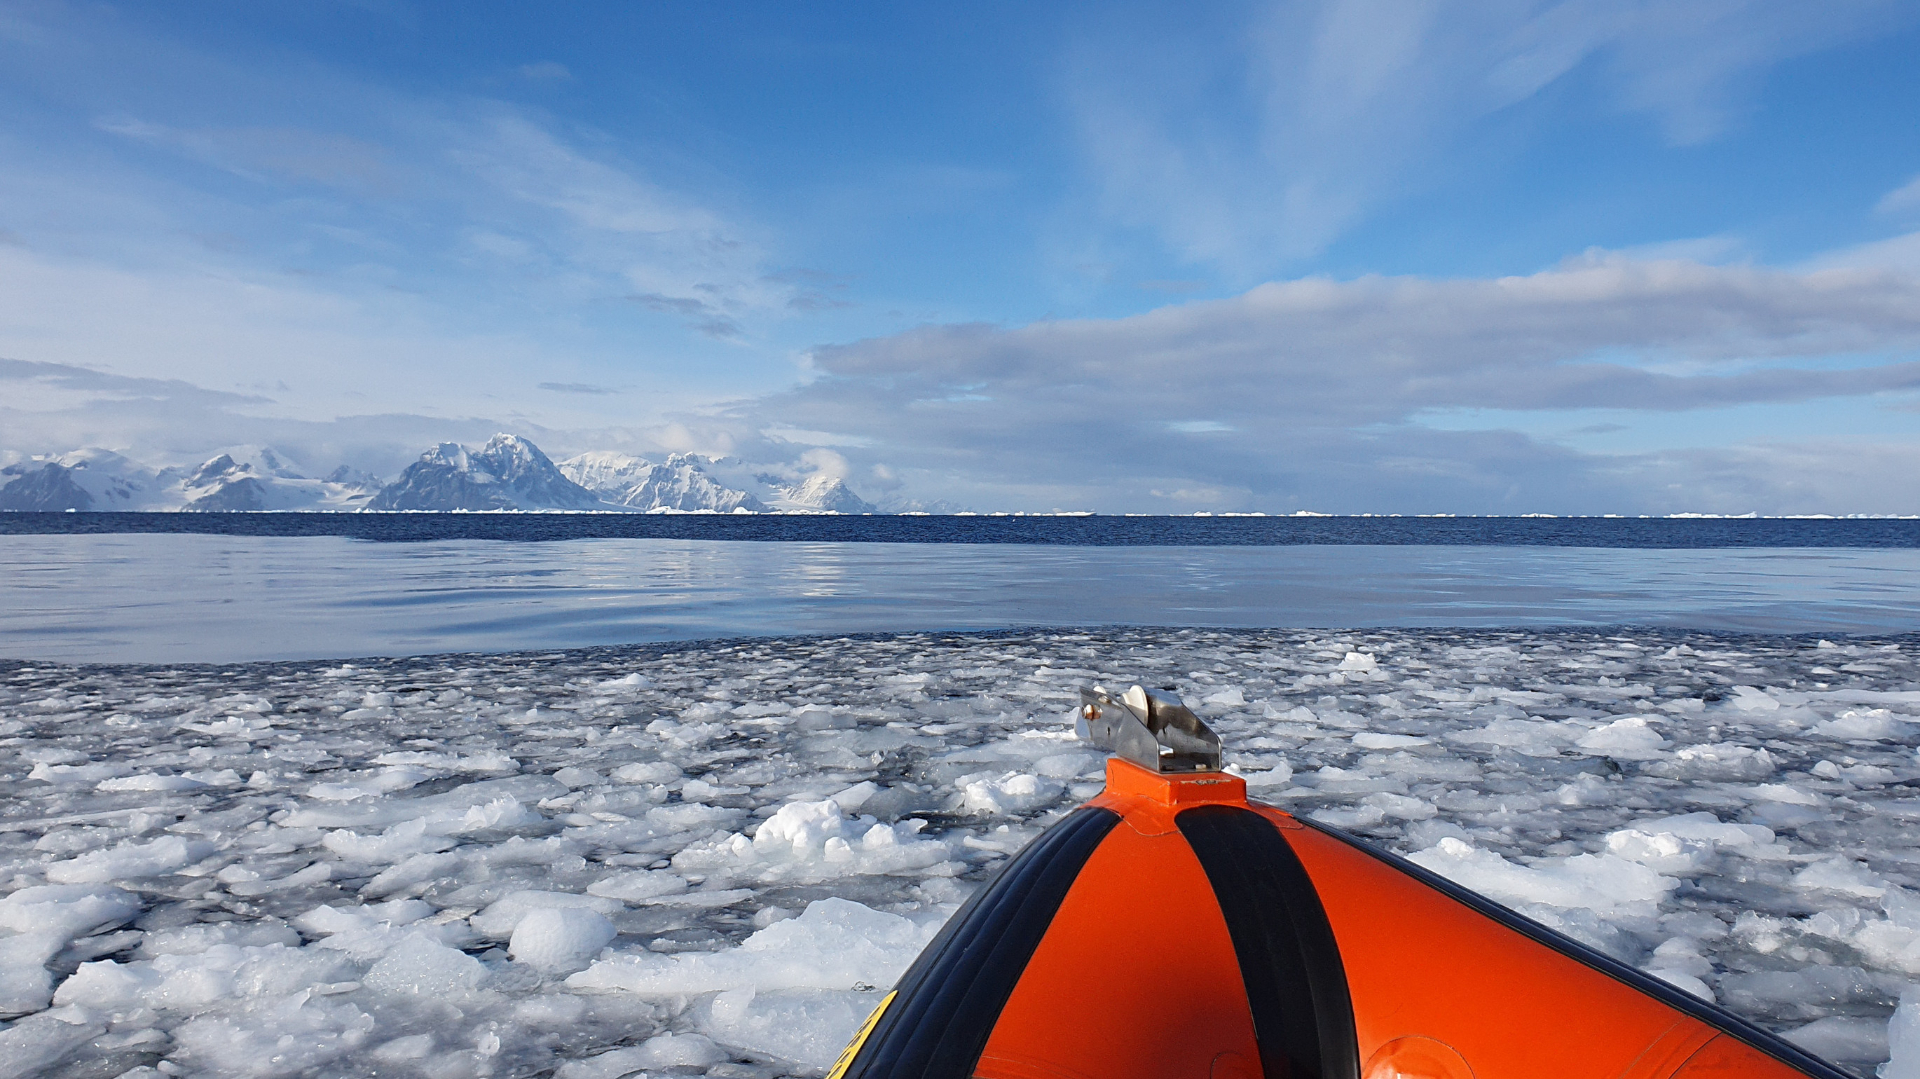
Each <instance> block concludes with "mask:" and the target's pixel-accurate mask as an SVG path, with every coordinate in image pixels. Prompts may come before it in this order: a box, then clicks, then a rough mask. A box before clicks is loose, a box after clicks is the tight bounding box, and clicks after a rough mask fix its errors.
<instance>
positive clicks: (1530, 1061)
mask: <svg viewBox="0 0 1920 1079" xmlns="http://www.w3.org/2000/svg"><path fill="white" fill-rule="evenodd" d="M1081 720H1082V735H1083V736H1087V737H1091V738H1092V740H1094V741H1095V742H1097V743H1099V744H1101V745H1103V746H1105V747H1107V748H1108V749H1110V750H1111V751H1113V753H1114V754H1115V755H1114V756H1113V757H1112V758H1110V759H1109V760H1108V761H1107V786H1106V790H1105V791H1104V792H1102V793H1101V794H1100V795H1099V797H1097V798H1094V799H1093V800H1092V801H1090V802H1088V803H1087V804H1086V805H1084V806H1081V807H1080V808H1079V809H1077V810H1075V811H1074V812H1073V813H1072V814H1070V815H1069V816H1068V817H1067V818H1066V819H1064V820H1062V821H1060V822H1059V823H1058V824H1055V825H1054V826H1053V827H1051V828H1049V829H1048V830H1047V831H1046V832H1045V833H1043V834H1042V835H1041V836H1040V837H1039V838H1038V839H1036V840H1035V841H1034V842H1033V843H1031V844H1029V845H1028V847H1027V848H1026V849H1025V850H1023V851H1021V852H1020V854H1019V855H1017V856H1016V857H1014V858H1013V859H1012V860H1011V861H1010V862H1008V864H1007V865H1005V866H1004V867H1003V868H1002V869H1001V870H1000V872H999V873H998V875H996V876H995V877H994V878H993V880H992V881H991V882H989V883H988V884H987V885H986V886H985V887H983V888H981V890H980V891H979V892H978V893H976V894H975V895H974V896H973V898H972V899H970V900H969V901H968V902H967V903H966V905H965V906H963V907H962V908H961V909H960V911H959V912H958V913H956V914H955V915H954V916H953V918H952V919H951V920H950V921H949V922H948V923H947V925H946V927H945V929H944V930H943V931H942V932H941V933H940V935H939V936H938V937H937V938H936V939H935V940H934V941H933V942H932V943H931V944H929V945H928V946H927V949H926V950H925V951H924V952H923V953H921V955H920V957H919V959H918V960H917V961H915V963H914V964H913V966H912V967H911V968H910V969H909V970H908V971H907V973H906V975H905V976H904V977H902V978H901V980H900V983H899V984H898V985H897V986H896V987H895V988H894V990H893V991H892V992H891V993H889V994H887V996H886V997H885V998H884V999H883V1000H882V1002H881V1004H880V1006H879V1007H878V1008H876V1009H875V1011H874V1013H873V1015H872V1016H871V1017H870V1018H869V1019H868V1020H867V1023H866V1026H865V1027H864V1028H863V1029H862V1030H861V1031H860V1032H859V1034H857V1035H856V1036H855V1038H854V1040H853V1042H852V1043H851V1044H850V1045H848V1047H847V1050H846V1052H845V1053H844V1054H842V1056H841V1059H840V1061H839V1062H838V1063H837V1064H836V1065H835V1066H834V1069H833V1071H832V1072H831V1073H830V1077H829V1079H969V1077H973V1076H978V1077H980V1079H1586V1077H1591V1079H1794V1077H1805V1076H1812V1077H1817V1079H1848V1077H1847V1076H1846V1075H1845V1073H1843V1072H1840V1071H1839V1070H1837V1069H1836V1068H1834V1067H1833V1066H1832V1065H1831V1064H1828V1063H1826V1062H1825V1061H1822V1060H1820V1059H1818V1058H1816V1057H1814V1056H1811V1055H1809V1054H1808V1053H1806V1052H1804V1051H1802V1050H1800V1049H1798V1048H1796V1047H1795V1046H1793V1045H1790V1044H1788V1043H1787V1042H1785V1041H1782V1040H1781V1039H1779V1038H1778V1037H1775V1036H1774V1035H1772V1034H1770V1033H1768V1032H1766V1031H1764V1030H1761V1029H1759V1028H1758V1027H1755V1026H1753V1025H1752V1024H1750V1023H1747V1022H1746V1021H1744V1020H1742V1019H1740V1018H1739V1017H1737V1016H1734V1015H1732V1014H1731V1013H1729V1012H1727V1011H1724V1010H1722V1009H1721V1008H1718V1007H1716V1006H1714V1005H1712V1004H1709V1003H1707V1002H1705V1001H1702V1000H1700V999H1698V998H1695V997H1693V996H1692V995H1690V994H1688V993H1686V992H1684V991H1682V990H1680V989H1677V988H1675V987H1673V986H1670V985H1668V984H1667V983H1665V982H1663V981H1660V980H1658V979H1655V978H1653V977H1651V976H1649V975H1646V974H1644V973H1642V972H1640V971H1638V970H1635V969H1633V968H1631V967H1628V966H1626V965H1624V964H1622V963H1620V962H1618V961H1616V960H1614V959H1612V958H1609V957H1607V956H1605V955H1602V954H1600V953H1599V952H1596V951H1594V950H1593V949H1591V948H1589V947H1587V946H1585V945H1583V944H1580V943H1579V942H1577V941H1574V940H1572V939H1569V938H1568V937H1565V936H1563V935H1561V934H1559V933H1557V932H1555V931H1553V930H1551V929H1548V928H1547V927H1545V926H1542V925H1540V924H1538V923H1536V922H1534V921H1531V920H1529V919H1527V918H1525V917H1523V916H1521V915H1519V914H1516V913H1514V912H1513V911H1511V910H1508V909H1507V908H1505V907H1502V906H1500V905H1499V904H1497V903H1494V902H1492V901H1491V900H1488V899H1486V898H1484V897H1482V896H1480V895H1477V894H1475V893H1473V892H1471V891H1468V890H1466V889H1464V888H1462V887H1460V886H1458V885H1456V884H1453V883H1452V882H1450V881H1448V880H1446V879H1444V878H1442V877H1439V876H1437V875H1435V874H1433V873H1430V872H1428V871H1426V870H1424V869H1421V868H1420V867H1418V866H1415V865H1413V864H1412V863H1410V862H1407V861H1405V860H1404V859H1401V858H1399V857H1397V856H1395V855H1393V854H1390V853H1388V852H1386V851H1383V850H1380V849H1379V848H1377V847H1374V846H1371V845H1369V844H1367V843H1365V842H1363V841H1361V840H1359V839H1356V838H1354V837H1352V836H1349V835H1347V834H1345V833H1343V832H1340V831H1338V830H1336V829H1333V828H1330V827H1327V826H1325V825H1322V824H1317V823H1315V822H1313V821H1309V820H1302V819H1299V818H1295V817H1293V816H1291V815H1289V814H1287V813H1284V812H1281V811H1280V810H1278V809H1275V808H1273V807H1271V806H1266V805H1262V804H1260V803H1258V802H1252V801H1249V800H1248V799H1247V788H1246V783H1245V782H1244V781H1243V780H1241V779H1240V778H1239V777H1237V776H1234V775H1231V774H1228V773H1226V772H1222V771H1221V770H1220V740H1219V738H1218V737H1216V736H1215V735H1214V733H1213V732H1212V731H1211V730H1209V729H1208V728H1207V727H1206V725H1205V724H1204V723H1202V722H1201V721H1200V720H1199V719H1198V717H1196V716H1194V714H1193V713H1192V712H1190V711H1188V710H1187V709H1186V708H1185V707H1183V706H1182V705H1181V704H1180V702H1179V701H1178V700H1177V699H1175V698H1172V697H1169V696H1162V695H1160V694H1156V693H1151V692H1148V691H1146V690H1143V689H1142V688H1140V687H1139V686H1135V687H1133V689H1131V690H1129V691H1128V692H1127V693H1125V694H1123V695H1116V694H1109V693H1107V692H1106V691H1104V690H1101V689H1099V688H1098V687H1096V688H1095V689H1093V690H1089V691H1084V692H1083V693H1082V707H1081Z"/></svg>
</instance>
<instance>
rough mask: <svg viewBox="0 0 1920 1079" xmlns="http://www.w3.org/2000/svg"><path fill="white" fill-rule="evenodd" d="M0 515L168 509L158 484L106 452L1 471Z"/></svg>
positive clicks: (44, 458)
mask: <svg viewBox="0 0 1920 1079" xmlns="http://www.w3.org/2000/svg"><path fill="white" fill-rule="evenodd" d="M0 479H4V484H0V510H40V511H48V512H60V511H63V510H96V511H108V510H144V509H156V508H161V509H171V508H172V506H169V505H156V503H165V502H167V501H170V500H169V499H167V498H166V497H165V495H164V493H163V491H162V488H163V486H164V485H163V483H162V482H161V481H160V479H159V477H158V476H157V475H156V474H155V473H154V472H153V471H152V470H151V469H147V468H143V467H142V466H140V465H138V464H136V463H135V462H133V461H130V460H128V459H127V458H125V457H122V456H121V455H119V454H117V453H114V452H113V451H111V450H101V449H84V450H74V451H73V452H71V453H62V454H42V455H39V456H36V457H30V458H28V459H27V460H24V461H19V462H16V463H14V464H11V465H8V466H7V467H5V468H0Z"/></svg>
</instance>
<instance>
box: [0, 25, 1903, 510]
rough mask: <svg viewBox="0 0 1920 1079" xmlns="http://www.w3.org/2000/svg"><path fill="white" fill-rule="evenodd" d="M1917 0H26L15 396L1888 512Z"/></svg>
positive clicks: (6, 50)
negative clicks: (806, 0)
mask: <svg viewBox="0 0 1920 1079" xmlns="http://www.w3.org/2000/svg"><path fill="white" fill-rule="evenodd" d="M1916 56H1920V4H1914V3H1910V2H1909V3H1872V2H1836V3H1828V4H1821V5H1808V4H1803V3H1797V2H1785V0H1778V2H1768V0H1748V2H1744V3H1743V2H1739V0H1713V2H1666V3H1644V4H1636V3H1628V2H1620V0H1607V2H1597V0H1596V2H1579V0H1565V2H1560V3H1544V2H1542V3H1525V2H1513V3H1499V2H1487V0H1475V2H1471V3H1467V2H1462V3H1438V2H1428V3H1419V2H1413V0H1393V2H1385V0H1368V2H1347V0H1326V2H1315V3H1283V4H1258V3H1220V4H1212V5H1203V6H1199V7H1197V8H1196V6H1194V5H1172V4H1159V5H1151V4H1128V3H1102V4H1071V3H1060V4H1052V5H1031V4H1025V5H1021V4H978V5H970V6H968V7H967V8H965V9H964V10H960V9H942V8H937V7H934V6H931V5H893V4H888V5H882V4H864V5H862V4H837V5H797V4H785V3H779V4H776V3H760V4H733V5H712V4H706V5H697V4H691V3H688V4H678V3H647V4H635V3H579V4H571V5H567V6H565V7H564V8H553V7H549V6H535V5H509V4H485V3H461V4H452V3H448V4H424V3H423V4H416V3H405V2H385V0H379V2H376V0H368V2H361V3H322V2H313V3H261V2H248V3H240V2H229V3H192V2H178V3H169V4H166V5H113V4H65V3H7V2H4V0H0V453H7V454H14V455H19V454H28V453H40V452H57V451H63V450H68V449H73V448H77V447H79V446H81V445H103V446H107V447H110V448H114V449H119V450H121V451H122V452H125V453H128V454H129V455H130V456H134V457H138V458H142V459H145V460H150V461H152V462H154V463H156V464H159V463H168V462H172V461H177V460H191V459H194V458H196V457H204V456H206V455H208V454H210V453H211V452H213V451H215V450H218V449H222V448H225V447H227V446H230V445H243V444H261V443H270V444H273V445H275V446H277V447H280V448H282V449H283V450H285V451H288V452H290V453H291V455H292V456H294V457H295V459H297V460H300V461H302V462H303V463H304V464H305V465H306V466H307V467H309V468H310V469H312V470H314V471H316V472H323V471H327V470H330V469H331V468H332V467H333V466H334V465H336V464H339V463H342V462H345V463H349V464H353V465H355V466H357V467H361V468H366V469H371V470H374V471H381V472H391V471H394V470H397V468H398V467H399V466H400V465H401V464H403V463H404V462H405V461H406V460H407V459H408V458H409V457H410V456H412V455H413V454H415V453H417V452H419V450H420V449H421V448H423V447H424V446H425V445H426V444H428V443H431V442H433V441H436V440H439V439H442V438H453V439H466V440H473V439H479V438H484V437H485V436H486V435H487V434H489V433H491V432H492V431H494V430H512V431H516V432H519V433H523V434H527V435H530V436H531V437H533V438H535V439H536V441H538V442H540V444H541V445H542V446H544V447H545V448H547V449H548V450H549V451H550V452H553V453H555V454H556V455H561V454H565V453H569V452H576V451H579V450H584V449H591V448H612V449H625V450H629V451H631V452H635V453H640V454H642V455H653V456H658V455H660V454H663V453H666V452H670V451H674V450H691V451H697V452H706V453H716V454H718V453H728V454H733V455H736V456H739V457H742V458H744V459H746V460H749V461H753V462H755V463H758V464H761V465H764V466H765V467H766V468H768V469H769V470H771V471H776V472H779V471H786V472H789V473H792V474H796V475H797V474H799V473H801V472H804V471H807V470H810V469H819V468H825V469H829V470H833V471H836V472H841V473H844V474H845V475H846V477H847V479H848V481H849V483H850V484H851V485H852V486H853V487H854V488H855V489H856V490H858V491H860V492H861V493H863V494H865V495H867V496H868V497H869V498H874V499H877V500H878V499H891V500H893V502H894V503H895V504H900V505H907V504H913V503H916V502H917V503H924V504H936V505H937V504H950V505H961V506H966V507H970V508H977V509H1027V510H1047V509H1055V508H1069V509H1080V508H1088V509H1100V510H1106V511H1136V512H1193V511H1197V510H1213V511H1222V510H1227V511H1233V510H1264V511H1267V512H1291V511H1293V510H1298V509H1314V510H1322V511H1334V512H1492V513H1520V512H1563V513H1565V512H1588V513H1603V512H1629V513H1630V512H1672V511H1684V510H1706V511H1715V512H1745V511H1749V510H1754V511H1759V512H1775V513H1778V512H1920V467H1916V466H1920V431H1917V430H1916V427H1917V425H1920V356H1917V355H1916V346H1917V345H1920V124H1916V123H1915V122H1914V117H1915V116H1916V115H1920V63H1915V62H1914V58H1915V57H1916Z"/></svg>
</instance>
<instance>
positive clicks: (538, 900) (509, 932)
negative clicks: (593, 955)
mask: <svg viewBox="0 0 1920 1079" xmlns="http://www.w3.org/2000/svg"><path fill="white" fill-rule="evenodd" d="M564 908H574V909H584V910H589V911H593V912H595V913H598V914H603V915H604V914H613V913H615V912H617V911H619V910H620V909H621V904H620V901H619V900H618V899H608V898H606V897H605V896H599V895H577V894H575V893H573V892H535V891H519V892H509V893H507V894H506V895H504V896H501V897H500V898H499V899H497V900H495V901H494V902H493V903H492V904H491V905H490V906H488V907H487V909H486V910H483V911H481V912H480V913H478V914H476V915H474V916H473V917H471V918H469V919H467V921H468V922H469V923H471V924H472V926H473V928H474V929H475V930H477V931H478V932H479V933H480V935H481V936H483V937H487V938H488V939H490V940H507V939H509V938H511V937H512V936H513V932H514V930H515V929H518V928H519V926H520V921H521V919H523V918H525V917H526V916H527V915H529V914H532V913H533V912H534V911H536V910H561V909H564Z"/></svg>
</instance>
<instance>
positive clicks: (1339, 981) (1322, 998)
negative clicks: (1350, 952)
mask: <svg viewBox="0 0 1920 1079" xmlns="http://www.w3.org/2000/svg"><path fill="white" fill-rule="evenodd" d="M1174 823H1175V824H1177V825H1179V827H1180V832H1181V834H1183V835H1185V836H1186V837H1187V843H1188V844H1189V845H1191V846H1192V847H1193V853H1194V854H1195V855H1197V856H1199V858H1200V866H1201V868H1202V869H1204V870H1206V873H1207V880H1208V881H1209V882H1211V883H1212V884H1213V895H1214V898H1215V899H1216V900H1217V901H1218V902H1219V904H1220V913H1221V914H1222V915H1224V916H1225V918H1226V922H1227V934H1228V935H1229V936H1230V937H1232V938H1233V951H1234V954H1235V955H1236V956H1237V957H1238V958H1239V960H1240V977H1241V980H1242V981H1243V982H1244V983H1245V984H1246V989H1247V1004H1248V1006H1249V1007H1250V1008H1251V1009H1252V1010H1253V1033H1254V1037H1255V1038H1256V1039H1257V1040H1258V1041H1259V1043H1260V1066H1261V1070H1262V1071H1263V1072H1265V1073H1266V1076H1267V1079H1358V1077H1359V1075H1360V1046H1359V1042H1358V1040H1357V1039H1356V1038H1355V1036H1354V1030H1353V1000H1352V998H1351V997H1350V996H1349V995H1348V993H1347V970H1346V967H1345V966H1344V965H1343V964H1342V963H1341V962H1340V947H1339V944H1338V943H1337V942H1336V941H1335V940H1334V938H1333V927H1332V926H1331V925H1329V924H1328V922H1327V912H1326V909H1325V908H1324V907H1322V906H1321V905H1320V893H1319V892H1318V891H1316V890H1315V889H1314V887H1313V879H1312V878H1311V877H1309V876H1308V875H1307V870H1306V867H1305V866H1303V865H1301V864H1300V859H1299V857H1298V856H1296V855H1295V854H1294V853H1293V848H1292V847H1290V846H1288V845H1287V841H1286V839H1285V838H1284V837H1283V836H1281V834H1280V831H1279V829H1278V828H1275V827H1274V824H1273V822H1272V821H1270V820H1268V819H1267V818H1265V817H1263V816H1261V815H1260V814H1258V813H1255V812H1253V811H1252V810H1248V809H1240V808H1237V807H1234V806H1220V805H1213V806H1195V807H1194V808H1192V809H1188V810H1184V811H1182V812H1181V813H1180V815H1179V816H1177V817H1175V818H1174Z"/></svg>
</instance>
